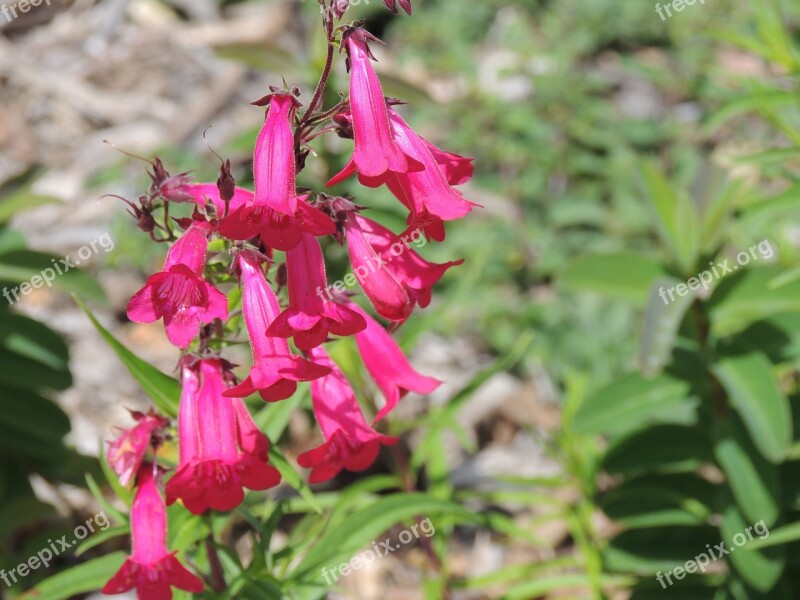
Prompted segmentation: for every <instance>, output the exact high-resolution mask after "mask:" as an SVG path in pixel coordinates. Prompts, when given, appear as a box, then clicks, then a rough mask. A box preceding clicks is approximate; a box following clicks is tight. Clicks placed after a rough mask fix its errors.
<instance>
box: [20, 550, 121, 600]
mask: <svg viewBox="0 0 800 600" xmlns="http://www.w3.org/2000/svg"><path fill="white" fill-rule="evenodd" d="M124 561H125V553H124V552H113V553H111V554H108V555H106V556H102V557H100V558H96V559H94V560H90V561H88V562H85V563H83V564H82V565H79V566H77V567H73V568H71V569H69V570H67V571H62V572H61V573H58V574H56V575H53V576H52V577H50V578H48V579H45V580H44V581H43V582H41V583H40V584H38V585H37V586H36V587H34V588H33V589H31V590H30V591H28V592H27V593H25V594H23V595H22V596H20V600H43V599H44V598H47V600H69V598H72V597H73V596H76V595H78V594H84V593H87V592H93V591H95V590H98V589H100V588H101V587H103V586H104V585H105V583H106V582H107V581H108V580H109V579H111V577H112V575H114V573H116V572H117V571H118V570H119V568H120V567H121V566H122V563H123V562H124Z"/></svg>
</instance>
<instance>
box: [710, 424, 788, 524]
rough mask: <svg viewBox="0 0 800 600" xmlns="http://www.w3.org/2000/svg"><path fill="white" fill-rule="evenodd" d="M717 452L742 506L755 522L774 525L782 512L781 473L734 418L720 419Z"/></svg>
mask: <svg viewBox="0 0 800 600" xmlns="http://www.w3.org/2000/svg"><path fill="white" fill-rule="evenodd" d="M717 427H718V431H717V441H716V443H715V446H714V455H715V456H716V458H717V462H718V463H719V465H720V467H722V471H723V472H724V473H725V477H726V478H727V480H728V485H729V486H730V489H731V492H732V493H733V497H734V498H735V500H736V504H737V505H738V506H739V510H740V511H741V512H742V514H743V515H744V516H745V518H746V519H748V520H749V521H750V522H751V523H756V522H758V521H761V520H763V521H764V522H765V523H766V525H767V527H772V526H773V525H774V524H775V521H777V519H778V516H779V514H780V509H779V506H778V503H779V500H778V499H779V497H780V492H779V490H778V474H777V469H776V467H775V465H772V464H770V463H768V462H767V461H766V460H765V459H764V458H763V456H762V455H761V454H760V453H759V452H758V451H757V450H756V448H755V446H754V445H753V442H752V440H751V439H750V437H749V436H748V435H747V432H746V431H745V430H744V427H743V426H742V425H741V424H740V423H738V422H737V421H736V420H735V419H734V418H730V419H726V420H725V421H718V423H717Z"/></svg>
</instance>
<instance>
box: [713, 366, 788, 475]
mask: <svg viewBox="0 0 800 600" xmlns="http://www.w3.org/2000/svg"><path fill="white" fill-rule="evenodd" d="M713 372H714V374H715V375H716V377H717V379H719V381H720V383H721V384H722V387H723V388H725V391H726V392H727V393H728V398H729V399H730V401H731V404H733V406H734V407H735V408H736V410H737V411H738V412H739V415H740V416H741V417H742V421H743V422H744V425H745V427H747V430H748V431H749V432H750V436H751V438H752V439H753V442H754V443H755V445H756V447H757V448H758V449H759V451H760V452H761V454H763V455H764V457H766V458H767V459H768V460H770V461H771V462H773V463H778V462H781V461H782V460H783V459H784V458H785V457H786V454H787V452H788V451H789V446H790V444H791V442H792V413H791V409H790V407H789V400H788V399H787V398H786V396H785V395H784V393H783V392H782V391H781V390H780V388H779V387H778V385H777V383H776V381H775V376H774V375H773V373H772V366H771V365H770V363H769V361H768V360H767V358H766V357H765V356H764V355H763V354H761V353H760V352H753V353H751V354H744V355H741V356H733V357H729V358H723V359H721V360H720V361H719V362H718V363H717V364H716V365H715V366H714V367H713Z"/></svg>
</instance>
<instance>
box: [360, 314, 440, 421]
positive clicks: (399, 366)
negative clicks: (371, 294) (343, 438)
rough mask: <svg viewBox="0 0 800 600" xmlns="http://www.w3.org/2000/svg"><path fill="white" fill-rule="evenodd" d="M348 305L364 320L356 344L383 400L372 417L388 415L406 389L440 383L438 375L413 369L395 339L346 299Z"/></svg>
mask: <svg viewBox="0 0 800 600" xmlns="http://www.w3.org/2000/svg"><path fill="white" fill-rule="evenodd" d="M349 306H350V308H352V309H353V310H354V311H356V312H358V313H360V314H361V316H362V317H364V319H365V320H366V321H367V328H366V329H365V330H364V331H361V332H359V333H357V334H356V335H355V338H356V345H357V346H358V352H359V354H361V359H362V360H363V361H364V366H365V367H366V368H367V371H368V372H369V374H370V376H371V377H372V379H373V380H374V381H375V384H376V385H377V386H378V389H379V390H380V391H381V393H382V394H383V397H384V399H385V400H386V403H385V404H384V405H383V407H382V408H381V409H380V411H378V414H377V415H376V416H375V421H379V420H381V419H383V418H384V417H385V416H386V415H388V414H389V413H390V412H391V411H392V410H393V409H394V407H395V406H397V403H398V402H399V401H400V399H401V398H402V397H403V396H405V395H406V394H407V393H408V392H414V393H415V394H421V395H425V394H430V393H431V392H433V391H434V390H435V389H436V388H438V387H439V385H441V382H440V381H439V380H438V379H434V378H433V377H427V376H425V375H420V374H419V373H417V371H415V370H414V368H413V367H412V366H411V365H410V364H409V362H408V359H407V358H406V357H405V355H404V354H403V351H402V350H401V349H400V347H399V346H398V345H397V342H395V341H394V340H393V339H392V336H391V335H389V333H388V332H387V331H386V330H385V329H384V328H383V327H382V326H381V324H380V323H378V322H377V321H376V320H375V319H373V318H372V317H371V316H369V315H368V314H367V313H366V312H364V311H363V310H362V309H361V308H360V307H359V306H358V305H356V304H353V303H350V305H349Z"/></svg>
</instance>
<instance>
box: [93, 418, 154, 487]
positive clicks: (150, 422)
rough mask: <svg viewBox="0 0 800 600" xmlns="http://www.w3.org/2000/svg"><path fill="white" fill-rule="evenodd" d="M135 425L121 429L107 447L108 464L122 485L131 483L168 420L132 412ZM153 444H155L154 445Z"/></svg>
mask: <svg viewBox="0 0 800 600" xmlns="http://www.w3.org/2000/svg"><path fill="white" fill-rule="evenodd" d="M131 415H133V418H134V419H136V425H134V426H133V427H130V428H129V429H122V430H121V433H120V435H119V436H118V437H117V439H115V440H114V441H113V442H111V443H109V445H108V453H107V455H106V456H107V457H108V464H109V465H110V466H111V468H112V469H113V470H114V472H115V473H116V474H117V475H119V481H120V483H121V484H122V485H128V484H129V483H130V482H131V481H133V476H134V475H135V474H136V473H137V472H138V471H139V467H140V466H141V465H142V461H143V460H144V455H145V453H146V452H147V449H148V448H150V446H154V445H157V443H158V441H157V440H154V439H153V438H154V436H155V434H156V432H158V431H159V430H160V429H163V428H165V427H166V426H167V425H169V420H168V419H165V418H164V417H161V416H159V415H157V414H156V413H154V412H153V411H152V410H151V411H150V412H149V413H148V414H146V415H145V414H143V413H140V412H136V411H132V412H131ZM154 442H155V443H154Z"/></svg>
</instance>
